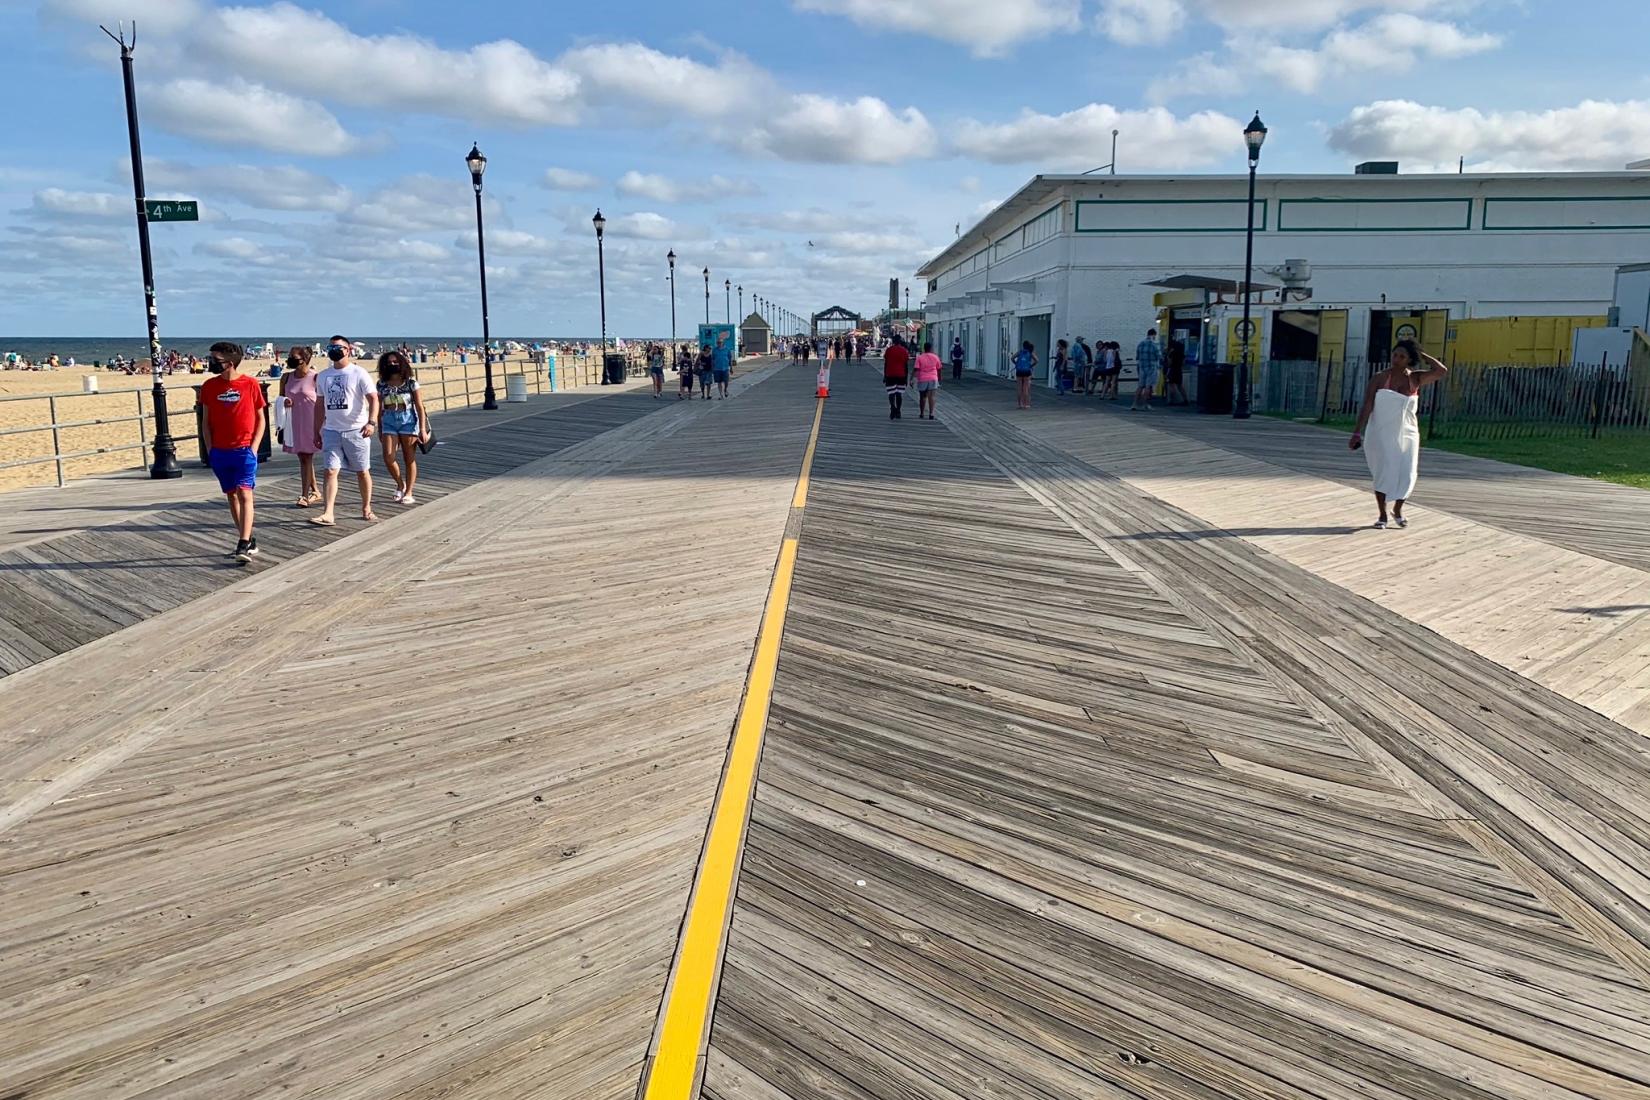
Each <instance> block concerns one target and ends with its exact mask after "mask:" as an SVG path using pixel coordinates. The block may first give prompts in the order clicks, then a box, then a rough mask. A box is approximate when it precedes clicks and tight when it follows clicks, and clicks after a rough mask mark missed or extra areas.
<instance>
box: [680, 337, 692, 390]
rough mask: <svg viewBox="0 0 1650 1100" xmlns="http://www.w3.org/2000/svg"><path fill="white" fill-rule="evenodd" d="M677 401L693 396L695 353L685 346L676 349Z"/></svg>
mask: <svg viewBox="0 0 1650 1100" xmlns="http://www.w3.org/2000/svg"><path fill="white" fill-rule="evenodd" d="M676 375H677V386H676V400H678V401H680V400H682V399H683V398H686V397H692V396H693V352H691V351H689V350H688V346H687V345H686V344H683V345H682V346H681V347H679V348H677V349H676Z"/></svg>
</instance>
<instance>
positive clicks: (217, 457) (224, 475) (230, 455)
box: [206, 447, 258, 493]
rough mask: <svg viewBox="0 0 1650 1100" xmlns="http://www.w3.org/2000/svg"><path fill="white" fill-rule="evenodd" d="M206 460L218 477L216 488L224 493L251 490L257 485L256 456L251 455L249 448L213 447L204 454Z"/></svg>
mask: <svg viewBox="0 0 1650 1100" xmlns="http://www.w3.org/2000/svg"><path fill="white" fill-rule="evenodd" d="M206 460H207V462H208V463H210V464H211V466H212V472H213V473H214V474H217V475H218V487H219V488H221V489H222V490H223V491H224V492H225V493H233V492H234V491H235V490H236V489H252V488H255V487H256V486H257V484H258V456H257V455H255V454H253V453H252V448H251V447H234V448H228V449H224V448H218V447H213V448H212V449H211V450H210V451H208V452H207V453H206Z"/></svg>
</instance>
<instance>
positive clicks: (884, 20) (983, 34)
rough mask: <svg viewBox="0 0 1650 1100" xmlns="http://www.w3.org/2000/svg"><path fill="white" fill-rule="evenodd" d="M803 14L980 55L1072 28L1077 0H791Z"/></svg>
mask: <svg viewBox="0 0 1650 1100" xmlns="http://www.w3.org/2000/svg"><path fill="white" fill-rule="evenodd" d="M794 3H795V5H796V7H797V8H798V9H799V10H801V11H812V12H820V13H823V14H826V15H841V16H845V17H847V18H848V19H851V20H853V21H854V22H855V23H857V24H859V25H860V26H862V27H870V28H872V29H875V30H892V31H904V32H907V33H911V34H922V35H927V36H928V37H930V38H938V39H941V40H943V41H946V42H954V43H956V44H957V45H959V46H967V47H968V48H969V49H970V50H972V51H973V52H974V53H975V54H976V55H978V56H984V57H990V56H996V55H999V54H1002V53H1004V52H1005V51H1007V50H1008V48H1009V47H1011V46H1013V45H1014V44H1015V43H1017V42H1021V41H1024V40H1026V39H1030V38H1041V37H1043V36H1044V35H1047V34H1052V33H1053V32H1055V31H1062V30H1075V29H1076V28H1077V27H1078V25H1079V23H1080V7H1079V4H1078V0H794Z"/></svg>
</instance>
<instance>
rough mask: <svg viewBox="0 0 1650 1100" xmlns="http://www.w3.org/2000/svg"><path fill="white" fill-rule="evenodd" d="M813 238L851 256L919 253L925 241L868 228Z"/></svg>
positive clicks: (824, 245)
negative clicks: (872, 230)
mask: <svg viewBox="0 0 1650 1100" xmlns="http://www.w3.org/2000/svg"><path fill="white" fill-rule="evenodd" d="M812 239H813V243H814V244H815V245H816V246H817V247H819V248H824V249H827V250H829V251H831V252H840V253H845V254H847V255H850V256H874V255H880V254H884V253H889V252H896V253H897V252H909V253H917V252H920V251H922V249H923V243H924V242H923V241H922V239H921V238H920V237H914V236H911V235H909V234H906V233H877V232H871V231H866V230H847V231H843V232H838V233H822V234H819V235H818V236H816V237H814V238H812Z"/></svg>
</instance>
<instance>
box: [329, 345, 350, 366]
mask: <svg viewBox="0 0 1650 1100" xmlns="http://www.w3.org/2000/svg"><path fill="white" fill-rule="evenodd" d="M348 354H349V349H348V348H341V347H339V346H338V345H336V344H334V345H333V346H332V347H330V348H328V349H327V358H328V359H331V360H332V361H333V362H334V363H336V362H339V361H340V360H342V359H343V358H344V356H346V355H348Z"/></svg>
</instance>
